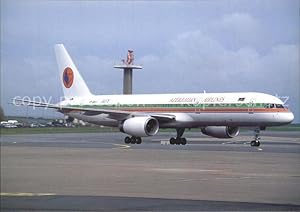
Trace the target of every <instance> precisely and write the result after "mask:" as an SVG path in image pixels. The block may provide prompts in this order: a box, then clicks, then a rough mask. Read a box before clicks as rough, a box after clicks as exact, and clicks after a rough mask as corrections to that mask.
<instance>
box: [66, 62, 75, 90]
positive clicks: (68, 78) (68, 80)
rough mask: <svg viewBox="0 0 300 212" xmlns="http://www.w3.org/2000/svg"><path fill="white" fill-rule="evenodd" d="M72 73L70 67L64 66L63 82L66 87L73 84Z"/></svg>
mask: <svg viewBox="0 0 300 212" xmlns="http://www.w3.org/2000/svg"><path fill="white" fill-rule="evenodd" d="M73 80H74V73H73V70H72V69H71V68H70V67H67V68H65V70H64V72H63V82H64V86H65V87H66V88H70V87H71V86H72V84H73Z"/></svg>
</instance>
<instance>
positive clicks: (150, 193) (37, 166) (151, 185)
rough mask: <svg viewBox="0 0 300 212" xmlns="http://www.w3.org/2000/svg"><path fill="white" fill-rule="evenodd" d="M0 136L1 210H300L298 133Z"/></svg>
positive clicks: (299, 138)
mask: <svg viewBox="0 0 300 212" xmlns="http://www.w3.org/2000/svg"><path fill="white" fill-rule="evenodd" d="M174 135H175V133H160V134H159V135H157V136H154V137H148V138H144V139H143V143H142V144H129V145H127V144H124V143H123V138H124V136H125V135H124V134H122V133H83V134H79V133H76V134H34V135H2V136H1V211H15V210H24V211H28V210H38V211H41V210H43V211H45V210H52V211H53V210H56V211H57V210H60V211H66V210H71V211H74V210H80V211H83V210H90V211H120V210H122V211H149V210H150V211H191V210H196V211H201V210H202V211H203V210H205V211H208V210H214V211H215V210H227V211H228V210H229V211H234V210H235V211H237V210H238V211H240V210H247V211H249V210H253V211H257V210H260V211H261V210H280V211H282V210H285V211H286V210H289V211H293V210H300V132H265V133H263V134H262V136H261V137H262V140H261V146H260V147H250V144H249V141H251V139H252V136H251V135H249V134H247V133H242V135H241V136H238V137H236V138H234V139H230V140H227V139H215V138H210V137H207V136H203V135H201V133H195V132H187V133H185V137H186V138H187V140H188V144H187V145H185V146H182V145H169V144H168V142H167V141H168V139H169V138H170V137H171V136H174Z"/></svg>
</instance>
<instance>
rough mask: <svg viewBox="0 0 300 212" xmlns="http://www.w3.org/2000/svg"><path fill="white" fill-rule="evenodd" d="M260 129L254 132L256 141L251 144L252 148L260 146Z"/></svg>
mask: <svg viewBox="0 0 300 212" xmlns="http://www.w3.org/2000/svg"><path fill="white" fill-rule="evenodd" d="M259 133H260V129H255V130H254V140H253V141H251V142H250V145H251V146H256V147H258V146H259V145H260V142H259V140H260V137H259Z"/></svg>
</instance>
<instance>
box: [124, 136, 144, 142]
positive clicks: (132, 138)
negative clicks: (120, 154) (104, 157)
mask: <svg viewBox="0 0 300 212" xmlns="http://www.w3.org/2000/svg"><path fill="white" fill-rule="evenodd" d="M124 142H125V144H141V143H142V138H141V137H135V136H132V137H128V136H126V137H125V139H124Z"/></svg>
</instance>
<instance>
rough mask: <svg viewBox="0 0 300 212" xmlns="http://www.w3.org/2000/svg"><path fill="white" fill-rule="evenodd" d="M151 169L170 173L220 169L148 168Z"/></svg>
mask: <svg viewBox="0 0 300 212" xmlns="http://www.w3.org/2000/svg"><path fill="white" fill-rule="evenodd" d="M150 170H151V171H158V172H172V173H180V172H185V173H187V172H220V171H221V170H212V169H185V168H177V169H176V168H166V169H160V168H158V169H156V168H154V169H150Z"/></svg>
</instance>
